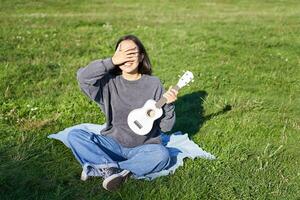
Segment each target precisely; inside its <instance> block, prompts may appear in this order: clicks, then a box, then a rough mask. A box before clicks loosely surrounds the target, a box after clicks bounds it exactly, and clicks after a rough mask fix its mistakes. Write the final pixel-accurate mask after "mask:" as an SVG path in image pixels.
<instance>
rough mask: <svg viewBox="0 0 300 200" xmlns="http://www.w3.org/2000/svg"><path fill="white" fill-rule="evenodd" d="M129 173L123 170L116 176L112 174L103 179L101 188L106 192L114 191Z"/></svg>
mask: <svg viewBox="0 0 300 200" xmlns="http://www.w3.org/2000/svg"><path fill="white" fill-rule="evenodd" d="M129 173H130V171H128V170H123V171H122V172H120V173H118V174H113V175H111V176H109V177H107V178H106V179H104V181H103V183H102V186H103V188H104V189H106V190H108V191H114V190H116V189H118V188H119V187H120V185H121V184H122V183H123V181H124V180H125V179H126V178H127V177H128V175H129Z"/></svg>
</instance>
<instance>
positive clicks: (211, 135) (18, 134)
mask: <svg viewBox="0 0 300 200" xmlns="http://www.w3.org/2000/svg"><path fill="white" fill-rule="evenodd" d="M0 3H1V5H0V23H1V28H0V42H1V45H0V80H1V82H0V92H1V95H0V109H1V110H0V161H1V162H0V195H1V199H151V200H152V199H300V171H299V166H300V153H299V152H300V145H299V141H300V95H299V94H300V83H299V80H300V37H299V35H300V2H299V1H297V0H295V1H259V0H257V1H236V0H223V1H222V0H218V1H178V0H176V1H162V2H159V1H140V2H136V1H133V0H131V1H130V0H126V1H114V2H113V3H112V2H111V1H108V0H107V1H105V0H103V1H96V0H94V1H79V0H78V1H70V0H69V1H57V2H56V1H53V0H47V1H43V2H39V1H20V0H18V1H8V0H1V2H0ZM129 33H130V34H135V35H137V36H138V37H139V38H140V39H141V40H142V41H143V43H144V45H145V46H146V49H147V51H148V53H149V56H150V58H151V61H152V64H153V68H154V75H156V76H158V77H159V78H160V79H161V80H162V81H163V83H164V86H165V87H166V88H168V87H169V86H170V85H171V84H175V83H176V82H177V79H178V77H177V76H178V75H180V74H181V73H180V72H181V71H182V70H191V71H193V72H194V75H195V82H194V83H192V84H191V86H190V87H186V88H184V89H183V90H182V91H181V92H180V94H179V98H178V101H177V102H176V113H177V121H176V125H175V127H174V130H173V131H177V130H181V131H182V132H187V133H189V136H190V138H191V139H193V141H195V142H196V143H197V144H199V145H200V146H201V147H202V148H203V149H205V150H207V151H209V152H211V153H212V154H214V155H216V156H217V158H218V159H217V160H214V161H209V160H204V159H196V160H190V159H187V160H186V161H185V163H184V166H183V167H180V168H179V169H178V170H177V171H176V173H175V174H173V175H170V176H166V177H160V178H158V179H155V180H154V181H151V182H149V181H143V180H133V179H132V180H129V181H128V182H127V183H126V184H124V185H123V187H122V188H121V189H120V190H119V191H118V192H115V193H109V192H107V191H105V190H103V189H102V187H101V181H100V179H97V178H95V179H92V180H90V181H87V182H82V181H80V180H79V177H80V172H81V167H80V165H79V164H78V163H77V161H76V160H75V158H74V157H73V155H72V153H71V151H70V150H69V149H67V148H66V147H65V146H64V145H63V144H62V143H60V142H58V141H55V140H50V139H47V138H46V137H47V135H49V134H51V133H56V132H58V131H60V130H62V129H64V128H66V127H69V126H72V125H75V124H79V123H85V122H90V123H99V124H102V123H104V122H105V118H104V115H103V113H101V112H100V110H99V108H98V107H97V105H96V104H95V103H93V102H91V101H89V100H88V98H86V97H85V96H84V95H83V93H81V92H80V90H79V87H78V85H77V82H76V76H75V74H76V71H77V69H78V68H79V67H81V66H84V65H86V64H88V63H89V62H90V61H92V60H94V59H99V58H105V57H109V56H112V55H113V52H114V45H115V43H116V41H117V39H118V38H119V37H120V36H122V35H124V34H129ZM226 105H230V106H231V107H232V109H231V110H230V111H224V112H223V111H222V109H223V108H224V107H225V106H226Z"/></svg>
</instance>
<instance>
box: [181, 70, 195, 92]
mask: <svg viewBox="0 0 300 200" xmlns="http://www.w3.org/2000/svg"><path fill="white" fill-rule="evenodd" d="M193 79H194V75H193V73H192V72H190V71H186V72H185V73H184V74H183V75H182V76H181V78H180V79H179V81H178V83H177V86H178V87H179V88H182V87H183V86H186V85H187V84H188V83H189V82H191V81H192V82H194V80H193Z"/></svg>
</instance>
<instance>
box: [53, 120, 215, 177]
mask: <svg viewBox="0 0 300 200" xmlns="http://www.w3.org/2000/svg"><path fill="white" fill-rule="evenodd" d="M104 127H105V124H103V125H98V124H91V123H83V124H78V125H75V126H71V127H68V128H66V129H64V130H62V131H60V132H58V133H56V134H51V135H49V136H48V138H53V139H57V140H60V141H61V142H63V143H64V144H65V145H66V146H67V147H68V148H70V145H69V143H68V140H67V137H68V133H69V132H70V131H71V130H72V129H74V128H76V129H78V128H80V129H83V130H85V131H90V132H92V133H95V134H100V130H101V129H103V128H104ZM162 143H163V145H165V146H166V148H167V149H168V150H169V153H170V157H171V162H170V164H169V166H168V167H167V168H166V169H164V170H162V171H160V172H155V173H151V174H147V175H145V176H133V178H136V179H146V180H153V179H155V178H157V177H160V176H166V175H169V174H171V173H172V174H173V173H174V172H175V170H176V169H177V168H178V167H179V166H182V165H183V159H184V158H186V157H188V158H191V159H194V158H196V157H201V158H206V159H211V160H212V159H215V156H214V155H212V154H210V153H208V152H206V151H204V150H202V149H201V148H200V147H199V146H198V145H197V144H195V143H194V142H193V141H191V140H190V139H189V138H188V134H182V133H181V132H175V133H173V134H171V135H166V134H162Z"/></svg>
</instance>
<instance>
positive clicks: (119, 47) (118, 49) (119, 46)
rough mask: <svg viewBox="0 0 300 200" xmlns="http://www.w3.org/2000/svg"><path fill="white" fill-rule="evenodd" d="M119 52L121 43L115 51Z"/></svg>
mask: <svg viewBox="0 0 300 200" xmlns="http://www.w3.org/2000/svg"><path fill="white" fill-rule="evenodd" d="M120 50H121V43H120V44H119V45H118V48H117V50H116V51H120Z"/></svg>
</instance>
